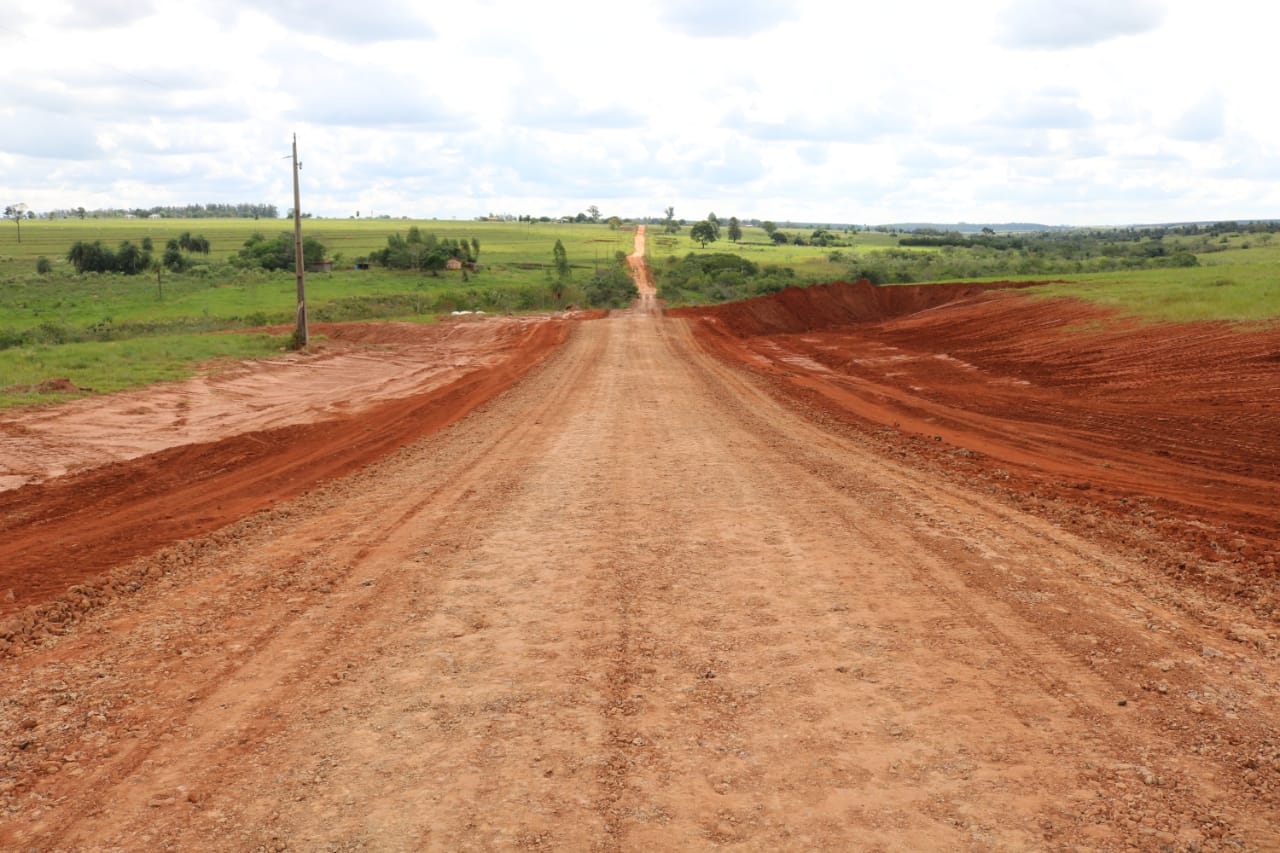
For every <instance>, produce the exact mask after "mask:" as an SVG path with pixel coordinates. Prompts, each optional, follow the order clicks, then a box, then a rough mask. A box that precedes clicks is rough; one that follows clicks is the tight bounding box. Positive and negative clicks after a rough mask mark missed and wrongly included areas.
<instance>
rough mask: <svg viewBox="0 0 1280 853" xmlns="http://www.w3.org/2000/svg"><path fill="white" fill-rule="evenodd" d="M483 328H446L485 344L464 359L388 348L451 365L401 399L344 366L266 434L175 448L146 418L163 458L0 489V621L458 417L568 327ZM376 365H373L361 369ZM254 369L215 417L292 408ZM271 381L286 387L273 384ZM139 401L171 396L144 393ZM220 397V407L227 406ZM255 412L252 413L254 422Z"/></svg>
mask: <svg viewBox="0 0 1280 853" xmlns="http://www.w3.org/2000/svg"><path fill="white" fill-rule="evenodd" d="M396 325H404V326H408V327H410V328H408V329H405V328H396ZM480 325H481V324H460V325H459V326H458V327H457V328H456V329H454V330H445V332H446V333H449V334H458V335H464V336H468V337H467V340H466V341H464V343H467V342H470V341H471V337H470V336H475V340H483V341H484V342H485V345H486V347H487V349H482V350H478V351H477V352H475V353H472V355H471V357H470V358H464V356H465V347H464V348H463V349H461V350H460V349H455V348H444V349H439V348H427V347H418V348H415V349H409V350H405V351H403V352H398V353H394V354H393V356H394V357H395V358H396V359H397V360H396V361H395V362H394V363H393V364H392V367H395V368H396V369H397V370H398V371H400V372H412V370H414V369H418V370H423V371H428V370H434V369H436V368H437V366H436V365H431V364H428V363H426V362H427V359H428V358H433V359H438V358H440V357H442V356H448V357H449V358H450V359H453V362H452V363H449V362H446V364H445V367H448V368H449V370H448V371H447V372H445V373H444V374H442V375H441V376H440V377H439V378H435V379H432V378H430V377H428V379H424V380H422V381H421V382H419V383H418V384H417V385H412V384H405V385H402V386H397V387H398V388H399V391H398V392H396V393H398V394H399V396H394V397H391V398H388V397H386V396H382V395H383V394H384V393H386V391H385V389H379V388H365V387H364V386H363V385H361V384H360V382H359V381H357V378H353V377H357V374H356V373H355V372H353V371H354V368H352V369H351V370H347V369H345V368H344V370H343V371H342V372H340V373H339V374H337V377H338V378H337V380H336V381H337V382H339V383H345V388H344V390H345V394H346V396H345V397H340V398H337V399H335V400H329V403H328V404H327V405H325V406H323V407H321V406H320V405H319V404H318V403H317V404H316V405H315V406H313V407H302V408H308V409H311V411H310V413H309V414H310V417H309V418H307V420H306V421H305V422H302V423H297V422H294V423H289V422H287V421H286V422H285V425H277V424H280V420H279V419H277V418H274V417H273V416H269V413H268V420H266V421H260V422H259V424H258V426H257V427H256V428H248V427H247V426H246V424H244V423H240V422H237V423H236V424H233V425H228V426H227V427H226V429H228V430H234V431H235V434H229V435H228V434H224V435H223V436H221V437H217V438H214V439H212V440H205V441H192V440H189V436H188V440H187V441H182V440H181V439H182V438H183V436H184V435H187V434H186V433H184V432H183V429H185V428H186V427H185V425H183V426H175V425H173V424H170V425H169V426H168V427H167V429H165V428H163V424H160V422H159V421H157V422H156V423H157V424H160V425H159V426H157V427H156V429H157V430H161V431H163V432H165V435H164V436H158V437H157V438H156V441H161V440H163V441H164V442H165V443H164V444H161V445H160V447H161V449H158V450H154V451H153V452H148V453H146V454H144V455H136V456H135V457H134V458H126V459H123V460H121V461H115V462H110V461H108V463H107V464H101V461H100V463H99V464H98V465H96V466H95V467H92V468H89V469H88V470H84V471H81V472H79V473H75V474H68V475H66V476H61V477H57V478H55V479H52V480H49V481H48V482H44V483H31V484H28V485H25V486H22V487H20V488H15V489H10V490H8V491H0V615H3V614H5V613H8V612H12V611H14V610H18V609H21V608H23V607H27V606H29V605H32V604H35V603H38V602H40V601H43V600H46V599H48V598H49V597H51V596H53V595H56V594H58V593H60V592H62V591H63V590H65V589H66V588H67V587H69V586H71V585H72V584H78V583H84V582H88V581H91V580H93V579H95V578H98V577H99V576H101V575H102V574H103V573H104V572H105V571H106V570H108V569H110V568H111V567H114V566H118V565H120V564H122V563H124V562H126V561H128V560H130V559H132V558H134V557H137V556H140V555H143V554H147V553H150V552H152V551H154V550H155V549H156V548H158V547H160V546H162V545H165V544H167V543H169V542H173V541H176V540H180V539H186V538H189V537H192V536H197V535H199V534H201V533H205V532H208V531H211V530H215V529H218V528H220V527H222V526H224V525H226V524H229V523H231V522H233V521H235V520H237V519H239V518H242V517H244V516H246V515H248V514H250V513H252V512H255V511H257V510H259V509H261V508H263V507H267V506H269V505H271V504H273V503H275V502H276V501H278V500H283V499H286V498H289V497H292V496H294V495H298V494H301V493H302V492H304V491H306V490H307V489H308V488H310V487H311V486H313V485H314V484H315V483H317V482H319V481H321V480H325V479H329V478H333V477H339V476H342V475H344V474H347V473H349V472H351V471H354V470H356V469H357V468H360V467H362V466H364V465H366V464H368V463H369V462H371V461H372V460H375V459H379V458H381V457H383V456H385V455H386V454H388V453H390V452H391V451H393V450H395V449H396V448H399V447H402V446H404V445H406V444H408V443H410V442H412V441H414V440H416V439H418V438H420V437H422V436H424V435H427V434H430V433H431V432H433V431H435V430H437V429H440V428H442V427H444V426H447V425H448V424H450V423H453V422H454V421H457V420H458V419H460V418H462V417H463V416H464V415H466V414H467V413H468V412H470V411H471V410H472V409H474V408H476V407H477V406H479V405H481V404H483V403H484V402H485V401H487V400H489V399H491V398H492V397H494V396H495V395H497V394H499V393H501V392H502V391H504V390H505V389H506V388H508V387H510V386H511V385H512V384H513V383H514V382H516V380H518V379H519V378H520V377H521V376H523V375H524V374H525V373H526V372H527V371H528V370H529V369H531V368H532V367H533V366H535V365H537V364H538V363H540V362H541V361H542V360H543V359H544V358H545V357H546V356H547V355H548V354H550V352H551V351H553V350H554V349H555V348H556V347H557V346H558V345H559V344H560V343H562V342H563V341H564V340H565V338H566V336H567V335H568V329H569V322H566V321H544V322H532V321H529V322H525V321H511V322H510V323H509V324H507V327H504V331H503V332H502V333H501V334H500V335H498V337H497V338H495V337H494V332H493V330H492V328H489V329H479V328H478V326H480ZM508 327H509V328H508ZM327 331H329V330H327ZM332 331H339V332H340V334H350V335H352V336H354V337H356V338H360V339H362V340H364V341H366V342H367V341H370V340H371V339H375V338H378V339H382V340H386V339H388V338H389V339H396V338H397V337H398V336H401V335H417V339H418V340H419V342H420V341H421V338H422V337H423V336H424V335H426V336H427V337H428V338H429V339H431V340H433V341H434V340H436V339H437V338H438V337H439V331H440V330H436V331H432V327H422V326H416V327H415V326H414V324H393V325H392V328H390V329H383V330H373V329H366V330H361V329H343V330H336V329H335V330H332ZM405 352H407V353H409V356H410V358H408V361H410V362H411V361H412V360H413V359H415V358H416V359H419V360H421V361H422V362H423V363H422V364H420V365H417V366H416V368H415V367H413V366H412V365H410V366H405V364H402V363H401V362H402V361H405V360H406V356H405V355H404V353H405ZM482 355H483V356H484V357H483V358H481V356H482ZM334 363H335V360H333V359H330V360H329V361H318V360H317V361H311V362H307V361H303V362H302V363H301V365H300V367H301V369H302V371H303V373H304V374H307V373H310V374H323V373H324V371H325V369H326V366H328V365H332V364H334ZM286 367H287V365H286ZM377 367H378V365H376V364H375V365H374V367H370V368H367V369H366V372H368V371H372V370H374V369H375V368H377ZM378 369H380V368H378ZM252 370H254V371H255V373H254V374H253V375H252V376H251V377H250V378H251V379H252V385H251V390H252V395H249V391H248V390H245V389H241V390H242V391H244V393H241V394H237V395H235V396H231V397H228V396H227V395H226V393H225V391H219V392H218V394H216V395H214V396H217V397H219V399H222V400H223V401H224V402H223V403H222V405H223V407H224V408H225V407H228V406H229V407H230V408H232V409H237V410H238V409H247V410H250V411H251V412H252V411H255V410H258V409H263V406H264V404H265V402H267V401H268V400H269V399H270V397H271V394H272V393H274V394H277V395H281V396H282V397H283V399H284V400H285V402H289V401H290V400H292V401H293V407H294V408H300V406H299V401H300V400H302V399H303V392H304V390H305V389H303V388H302V387H301V386H302V382H303V380H298V381H295V382H287V383H285V382H283V380H282V377H293V378H296V376H295V374H294V373H289V372H287V371H286V370H285V368H280V367H277V368H271V367H269V366H268V367H262V366H261V365H255V366H254V367H253V368H252ZM282 371H284V372H282ZM258 372H261V375H259V373H258ZM432 375H433V376H434V375H435V374H432ZM322 378H323V376H322ZM366 378H367V377H366ZM375 378H377V379H378V383H375V384H379V383H381V381H382V380H381V374H380V373H375ZM334 381H335V380H334V379H333V377H329V378H326V379H324V382H323V385H324V387H323V388H320V389H319V390H324V391H325V393H326V394H328V393H329V390H331V386H332V385H333V384H334ZM282 383H283V384H284V385H285V386H286V387H284V388H277V387H276V386H279V385H281V384H282ZM273 389H274V390H273ZM326 389H327V390H326ZM150 393H152V394H156V395H165V394H170V393H173V391H172V389H155V390H153V391H152V392H150ZM330 396H331V395H330ZM227 399H229V400H230V401H231V402H230V403H227V402H225V401H226V400H227ZM325 399H326V400H328V399H329V398H328V397H325ZM344 400H345V401H349V402H350V404H351V405H349V406H348V407H346V412H344V411H343V409H344V407H343V406H342V405H341V403H342V402H343V401H344ZM82 402H86V403H90V402H94V401H82ZM140 402H141V401H139V400H137V399H134V398H133V397H128V398H127V400H126V401H125V403H124V404H123V405H125V406H126V408H127V409H128V411H126V412H120V413H118V414H121V415H122V416H123V415H127V416H128V417H130V418H134V419H143V420H141V421H139V423H142V424H149V423H151V422H152V421H151V420H147V419H148V418H152V417H153V414H154V413H153V412H151V411H149V409H155V408H161V407H157V406H154V405H153V406H143V405H140ZM102 405H106V406H110V407H114V408H115V409H118V408H120V406H121V405H122V403H120V402H118V401H110V400H107V401H104V402H103V403H102ZM264 411H265V410H263V411H259V412H258V413H257V414H258V416H259V417H262V416H264ZM94 412H97V415H98V422H99V424H100V428H102V424H106V423H114V422H112V421H107V420H104V418H105V413H104V412H101V411H98V410H97V409H93V410H89V416H92V415H93V413H94ZM51 416H52V415H51ZM67 417H69V418H73V419H76V420H77V423H79V422H80V421H83V420H84V416H82V414H80V415H78V414H77V413H76V412H70V413H69V414H68V415H67ZM202 419H203V420H207V419H208V418H206V417H202ZM263 423H266V424H270V427H271V428H267V427H264V426H263ZM8 426H9V425H6V424H5V423H0V427H4V429H0V451H3V450H4V449H5V447H6V446H7V445H9V444H12V445H14V446H15V447H16V446H19V445H21V446H36V444H35V442H36V439H38V438H39V436H33V435H32V432H33V430H32V428H31V427H30V426H29V427H27V428H25V429H23V428H19V429H9V428H8ZM19 426H20V425H19ZM166 436H167V437H166ZM175 436H176V438H175ZM2 458H4V457H3V455H2V454H0V459H2ZM108 459H109V458H108ZM10 592H12V593H13V595H12V596H9V593H10ZM6 599H8V600H6Z"/></svg>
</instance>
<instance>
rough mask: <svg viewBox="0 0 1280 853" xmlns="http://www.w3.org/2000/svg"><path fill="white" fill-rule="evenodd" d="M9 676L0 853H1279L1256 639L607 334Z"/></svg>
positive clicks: (1105, 559)
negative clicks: (176, 852) (499, 852)
mask: <svg viewBox="0 0 1280 853" xmlns="http://www.w3.org/2000/svg"><path fill="white" fill-rule="evenodd" d="M118 572H119V573H120V574H119V579H120V580H122V581H123V580H126V579H130V578H131V579H132V580H129V581H128V582H129V584H131V586H129V588H128V590H127V591H126V592H123V593H122V594H120V595H117V596H115V597H113V598H110V599H109V600H107V601H106V602H105V603H101V604H98V605H95V606H93V607H87V606H86V607H85V610H84V612H83V613H80V614H79V615H76V616H75V617H74V619H72V615H71V614H75V613H76V612H77V611H76V607H77V604H76V603H77V601H78V599H77V598H76V597H75V595H74V594H73V595H71V596H70V597H69V598H67V599H66V601H67V602H69V603H68V604H67V608H68V609H67V613H68V614H69V615H68V617H67V619H68V622H72V621H73V622H74V624H73V626H72V627H71V628H69V629H67V630H64V631H54V632H52V633H51V634H50V635H48V636H44V637H42V638H41V640H42V642H41V643H40V644H39V645H36V646H29V647H23V648H21V649H17V648H16V647H15V650H14V652H13V653H12V654H11V655H10V656H9V657H7V658H0V738H2V739H3V740H2V741H0V743H2V744H3V749H4V752H3V756H2V758H3V763H0V848H4V849H27V848H37V849H126V850H156V849H182V850H189V849H226V850H254V849H265V850H281V849H290V850H354V849H367V850H417V849H439V850H490V849H512V848H545V849H566V850H655V849H715V848H719V847H726V848H732V849H742V850H903V849H914V850H984V851H985V850H999V849H1005V850H1045V849H1047V850H1059V849H1064V850H1065V849H1100V850H1126V849H1136V850H1162V849H1163V850H1178V851H1183V850H1219V849H1231V850H1239V849H1244V850H1273V849H1277V848H1278V847H1280V831H1278V830H1277V826H1278V824H1277V820H1276V815H1277V805H1278V803H1280V800H1278V795H1280V740H1277V724H1278V723H1280V707H1278V705H1277V693H1278V691H1280V663H1278V662H1277V658H1276V644H1275V641H1276V634H1275V630H1274V625H1272V624H1269V623H1266V622H1265V621H1263V620H1262V619H1261V618H1260V617H1259V616H1257V615H1256V614H1255V612H1253V611H1251V610H1249V609H1248V608H1247V607H1245V606H1243V605H1237V604H1234V603H1233V602H1232V601H1230V600H1224V599H1222V598H1219V597H1210V596H1207V595H1205V594H1202V593H1201V592H1200V591H1199V590H1198V589H1197V588H1195V587H1194V586H1189V585H1185V584H1179V583H1176V582H1175V580H1174V579H1172V578H1170V576H1169V575H1167V574H1166V573H1164V572H1163V571H1160V570H1159V569H1157V568H1154V567H1152V566H1151V565H1149V564H1148V563H1147V562H1145V561H1143V560H1140V559H1138V558H1136V557H1134V556H1132V555H1130V554H1129V553H1128V552H1126V551H1123V550H1120V549H1118V548H1117V547H1116V546H1114V545H1110V544H1108V543H1107V542H1106V541H1105V540H1102V539H1098V540H1091V539H1090V538H1086V537H1084V536H1079V535H1075V534H1073V533H1071V532H1068V531H1066V530H1065V529H1064V528H1062V527H1060V526H1058V525H1055V524H1054V523H1053V522H1051V521H1049V520H1045V519H1043V518H1041V517H1038V516H1036V515H1032V514H1029V513H1026V512H1023V511H1022V510H1020V509H1018V508H1016V507H1014V506H1012V505H1010V503H1009V502H1008V501H1004V500H999V499H997V497H996V496H994V495H992V494H990V493H989V492H988V491H987V490H985V489H978V488H976V487H970V486H967V485H965V484H963V483H958V482H954V481H952V480H948V479H941V478H939V477H937V476H935V475H934V474H933V473H931V472H930V471H929V470H928V469H925V468H921V467H919V466H916V465H914V464H913V460H912V459H910V458H899V457H897V456H894V455H886V454H885V453H884V452H883V451H882V447H881V445H880V444H879V443H878V442H877V441H876V440H874V438H873V437H872V436H869V435H867V436H862V435H860V434H858V433H857V432H852V431H842V430H836V429H829V428H826V427H824V426H822V425H821V423H820V422H817V421H815V420H814V419H813V418H812V417H808V416H805V415H802V414H800V413H799V412H798V410H797V409H796V408H795V407H794V406H791V405H787V404H784V403H783V402H780V401H779V398H778V396H777V395H776V394H773V393H770V391H769V389H768V387H767V385H766V383H763V382H762V381H761V380H760V379H758V378H756V377H753V376H751V375H749V374H747V373H744V372H742V371H740V370H738V369H737V368H733V367H729V366H727V365H726V363H725V362H723V361H721V360H719V359H717V358H715V357H713V356H711V355H710V354H708V353H707V352H706V350H705V349H703V348H702V347H699V346H698V345H697V343H696V342H695V341H694V338H693V336H692V333H691V330H690V325H689V322H688V321H685V320H676V319H667V318H663V317H661V316H660V315H657V314H654V313H651V312H646V311H636V312H634V313H624V314H615V315H614V316H611V317H609V318H606V319H602V320H595V321H591V322H583V323H580V324H578V325H576V326H574V327H573V328H572V330H571V333H570V334H569V336H568V340H567V341H566V342H565V343H564V344H563V345H561V346H560V347H559V349H558V350H557V351H556V352H555V353H554V354H553V355H552V356H550V358H548V359H547V360H546V361H544V362H543V363H542V364H541V365H540V366H539V367H537V368H535V369H534V370H533V371H532V372H531V373H530V374H529V375H527V376H526V377H525V378H524V379H523V380H522V381H521V382H520V383H519V384H517V385H515V386H514V387H513V388H511V390H509V391H507V392H506V393H504V394H502V395H500V396H498V397H496V398H494V399H492V400H491V401H490V402H489V403H487V404H485V405H483V406H482V407H480V408H479V409H477V410H475V411H472V413H471V414H470V415H469V416H467V417H466V418H465V419H463V420H461V421H458V422H456V423H454V424H453V425H452V426H450V427H448V428H445V429H443V430H441V431H438V432H436V433H434V434H432V435H431V436H429V437H427V438H425V439H422V440H420V441H417V442H415V443H412V444H409V445H408V446H405V447H403V448H401V449H399V450H398V451H395V452H394V453H392V454H391V455H388V456H386V457H385V458H383V459H382V461H380V462H376V463H374V464H372V465H369V466H368V467H365V468H363V469H362V470H360V471H358V472H357V473H354V474H351V475H348V476H346V477H343V478H340V479H334V480H332V481H329V482H327V483H326V484H324V485H322V486H320V487H318V488H315V489H312V490H310V491H308V492H307V493H305V494H303V495H301V496H298V497H295V498H294V499H292V500H289V501H286V502H281V503H278V504H276V505H275V506H274V507H273V508H271V509H268V510H265V511H262V512H258V513H256V514H254V515H251V516H249V517H247V518H245V519H243V520H241V521H239V522H237V523H235V524H232V525H230V526H227V527H223V528H221V529H219V530H217V531H216V532H214V533H210V534H208V535H204V536H201V537H196V538H193V539H189V540H186V541H182V542H177V543H174V544H172V545H170V546H169V547H167V548H166V549H164V550H162V551H161V552H159V553H157V554H155V555H152V556H150V557H146V558H143V559H141V560H139V561H137V562H135V563H133V564H131V565H129V566H125V567H121V568H120V569H119V570H118Z"/></svg>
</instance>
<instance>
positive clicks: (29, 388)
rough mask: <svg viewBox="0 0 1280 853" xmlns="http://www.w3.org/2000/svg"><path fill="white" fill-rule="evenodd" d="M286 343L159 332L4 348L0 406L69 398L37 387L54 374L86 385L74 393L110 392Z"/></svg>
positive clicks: (251, 337) (258, 355)
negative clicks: (127, 338) (128, 337)
mask: <svg viewBox="0 0 1280 853" xmlns="http://www.w3.org/2000/svg"><path fill="white" fill-rule="evenodd" d="M286 342H287V337H284V336H272V335H265V334H225V335H158V336H152V337H143V338H131V339H129V340H124V341H106V342H100V343H99V342H95V343H72V344H63V345H60V346H53V345H48V344H39V345H36V346H26V347H18V348H15V349H10V350H4V351H2V352H0V409H3V408H8V407H10V406H19V405H25V404H30V403H39V402H43V401H46V400H50V399H66V398H67V396H68V395H67V394H66V393H65V392H56V393H42V392H41V391H40V390H38V388H36V387H33V386H38V385H39V384H40V383H41V382H44V381H46V380H48V379H51V378H54V377H67V378H70V379H71V381H72V382H73V383H75V385H76V386H78V387H80V388H83V389H85V390H84V391H83V392H82V393H79V394H75V395H74V396H84V395H85V394H89V393H98V394H109V393H111V392H113V391H121V390H124V389H126V388H134V387H138V386H141V385H149V384H152V383H155V382H165V381H170V380H175V379H184V378H186V377H188V376H190V375H192V374H193V373H194V372H195V366H196V365H198V364H202V363H203V364H208V363H209V362H212V361H215V360H221V359H244V358H261V357H262V356H265V355H269V354H271V353H273V352H277V351H279V350H280V349H281V348H282V347H283V346H284V344H285V343H286ZM23 386H26V387H23Z"/></svg>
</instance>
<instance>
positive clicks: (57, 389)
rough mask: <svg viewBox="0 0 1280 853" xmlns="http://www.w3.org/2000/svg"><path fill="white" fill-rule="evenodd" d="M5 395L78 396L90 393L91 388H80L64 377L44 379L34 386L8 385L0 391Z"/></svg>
mask: <svg viewBox="0 0 1280 853" xmlns="http://www.w3.org/2000/svg"><path fill="white" fill-rule="evenodd" d="M2 390H3V391H4V392H5V393H7V394H30V393H32V392H34V393H36V394H78V393H80V392H81V391H92V390H93V389H92V388H81V387H80V386H78V385H76V384H75V383H74V382H72V381H71V380H70V379H68V378H66V377H65V376H60V377H58V378H56V379H46V380H44V381H43V382H37V383H36V384H35V385H10V386H9V387H8V388H4V389H2Z"/></svg>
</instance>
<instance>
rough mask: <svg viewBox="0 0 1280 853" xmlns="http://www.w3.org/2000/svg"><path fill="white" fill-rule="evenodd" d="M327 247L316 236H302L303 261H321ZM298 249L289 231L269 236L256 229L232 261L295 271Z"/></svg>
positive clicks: (268, 268)
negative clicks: (295, 258)
mask: <svg viewBox="0 0 1280 853" xmlns="http://www.w3.org/2000/svg"><path fill="white" fill-rule="evenodd" d="M325 253H326V249H325V246H324V244H323V243H321V242H320V241H319V240H317V239H315V238H314V237H304V238H302V263H303V265H304V266H307V265H310V264H318V263H321V262H322V261H323V260H324V258H325ZM295 256H296V250H295V247H294V242H293V234H291V233H290V232H288V231H285V232H282V233H281V234H279V235H277V236H275V237H271V238H268V237H266V236H265V235H264V234H263V233H262V232H261V231H255V232H254V233H253V234H251V235H250V236H249V239H248V240H245V241H244V246H243V247H241V249H240V251H239V252H237V253H236V254H235V255H234V256H233V257H232V258H231V263H233V264H234V265H236V266H239V267H257V268H258V269H264V270H289V271H290V272H294V271H295V266H294V257H295Z"/></svg>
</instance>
